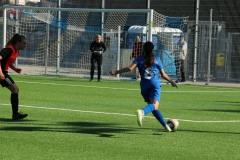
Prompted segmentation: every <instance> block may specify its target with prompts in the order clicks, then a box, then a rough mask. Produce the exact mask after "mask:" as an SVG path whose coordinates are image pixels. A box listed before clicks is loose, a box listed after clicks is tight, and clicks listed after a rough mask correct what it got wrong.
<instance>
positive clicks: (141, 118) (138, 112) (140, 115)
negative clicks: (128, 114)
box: [136, 109, 143, 127]
mask: <svg viewBox="0 0 240 160" xmlns="http://www.w3.org/2000/svg"><path fill="white" fill-rule="evenodd" d="M136 114H137V122H138V125H139V126H140V127H142V120H143V111H142V110H140V109H138V110H137V112H136Z"/></svg>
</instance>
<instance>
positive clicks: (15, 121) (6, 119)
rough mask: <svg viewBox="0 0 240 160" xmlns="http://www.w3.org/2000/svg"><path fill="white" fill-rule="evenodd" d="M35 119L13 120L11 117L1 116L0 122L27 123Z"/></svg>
mask: <svg viewBox="0 0 240 160" xmlns="http://www.w3.org/2000/svg"><path fill="white" fill-rule="evenodd" d="M32 121H34V120H29V119H24V120H22V119H20V120H12V119H11V118H0V122H7V123H26V122H32Z"/></svg>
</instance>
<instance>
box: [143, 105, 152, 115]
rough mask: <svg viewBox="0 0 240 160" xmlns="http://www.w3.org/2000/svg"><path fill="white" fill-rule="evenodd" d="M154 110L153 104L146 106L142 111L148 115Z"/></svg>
mask: <svg viewBox="0 0 240 160" xmlns="http://www.w3.org/2000/svg"><path fill="white" fill-rule="evenodd" d="M154 109H155V106H154V105H153V104H148V105H147V106H146V107H144V108H143V109H142V110H143V112H144V114H148V113H150V112H152V111H154Z"/></svg>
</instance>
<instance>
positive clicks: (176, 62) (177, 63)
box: [174, 55, 180, 83]
mask: <svg viewBox="0 0 240 160" xmlns="http://www.w3.org/2000/svg"><path fill="white" fill-rule="evenodd" d="M174 63H175V67H176V79H177V80H176V83H178V82H179V80H180V73H179V72H180V61H179V59H178V56H177V55H176V56H175V60H174Z"/></svg>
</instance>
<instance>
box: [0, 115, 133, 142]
mask: <svg viewBox="0 0 240 160" xmlns="http://www.w3.org/2000/svg"><path fill="white" fill-rule="evenodd" d="M0 121H2V122H6V123H9V125H11V126H6V127H0V130H5V131H46V132H71V133H82V134H93V135H97V136H99V137H114V136H115V135H116V134H117V133H125V134H128V133H132V132H133V131H134V130H135V129H136V128H127V127H124V128H123V127H122V126H119V125H118V124H114V123H98V122H57V123H51V124H39V123H31V126H30V125H29V121H27V120H19V121H13V120H10V119H4V118H1V119H0ZM12 122H16V123H12ZM26 122H27V123H26ZM23 124H24V126H23ZM32 125H35V126H38V127H35V126H32Z"/></svg>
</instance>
